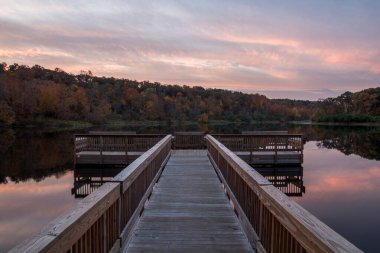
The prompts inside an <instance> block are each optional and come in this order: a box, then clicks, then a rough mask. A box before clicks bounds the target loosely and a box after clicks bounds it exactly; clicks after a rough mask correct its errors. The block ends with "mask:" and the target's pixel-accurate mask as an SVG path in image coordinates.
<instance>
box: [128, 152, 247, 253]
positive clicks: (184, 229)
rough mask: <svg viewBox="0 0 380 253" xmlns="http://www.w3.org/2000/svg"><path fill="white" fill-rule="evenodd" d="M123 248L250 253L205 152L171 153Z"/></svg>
mask: <svg viewBox="0 0 380 253" xmlns="http://www.w3.org/2000/svg"><path fill="white" fill-rule="evenodd" d="M124 252H253V249H252V247H251V245H250V244H249V241H248V239H247V237H246V235H245V234H244V232H243V231H242V229H241V226H240V223H239V221H238V218H237V217H236V215H235V213H234V212H233V209H232V207H231V205H230V203H229V201H228V199H227V197H226V195H225V193H224V189H223V187H222V184H221V183H220V181H219V180H218V177H217V176H216V173H215V171H214V169H213V167H212V165H211V163H210V161H209V160H208V158H207V156H206V152H205V151H194V152H193V151H191V150H187V151H179V150H177V151H173V153H172V155H171V157H170V159H169V161H168V163H167V165H166V167H165V169H164V171H163V173H162V175H161V178H160V179H159V181H158V184H157V185H156V186H155V189H154V191H153V193H152V196H151V198H150V201H149V202H148V204H147V206H146V208H145V210H144V212H143V215H142V217H141V219H140V221H139V223H138V224H137V226H136V228H135V230H134V231H133V235H132V238H131V240H130V242H129V244H128V245H127V248H126V249H125V251H124Z"/></svg>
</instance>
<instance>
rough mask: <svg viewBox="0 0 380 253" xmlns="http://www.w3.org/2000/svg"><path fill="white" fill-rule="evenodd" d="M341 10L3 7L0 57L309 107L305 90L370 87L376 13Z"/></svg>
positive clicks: (376, 66) (323, 6)
mask: <svg viewBox="0 0 380 253" xmlns="http://www.w3.org/2000/svg"><path fill="white" fill-rule="evenodd" d="M345 6H349V7H354V8H344V10H342V12H339V13H336V12H332V10H334V9H341V8H342V6H341V5H340V4H339V3H335V2H334V3H332V2H331V1H328V0H325V1H318V2H315V3H314V2H308V3H307V4H306V3H302V4H300V3H299V2H298V1H287V2H286V4H284V3H283V2H280V1H274V2H265V3H259V2H255V1H245V0H241V1H233V2H229V1H224V2H223V3H221V2H220V1H207V2H205V1H173V0H168V1H161V2H159V3H158V2H157V3H156V2H151V1H111V2H109V3H107V4H105V2H103V1H91V2H85V3H84V2H82V3H81V4H78V3H77V2H75V1H65V2H58V1H50V2H49V3H43V4H41V3H40V2H38V1H24V2H23V1H21V2H19V1H17V2H10V3H7V5H3V6H2V8H1V9H0V17H1V18H0V21H1V24H2V25H1V26H0V47H1V48H2V49H1V50H0V57H1V58H2V61H7V62H8V63H13V62H15V61H17V62H19V63H24V64H29V65H33V64H40V65H42V66H46V67H49V68H55V67H60V68H62V69H64V70H66V71H69V72H74V73H78V72H79V71H80V70H82V69H85V70H87V69H91V70H92V71H93V73H94V74H95V75H107V76H111V75H112V76H116V77H127V78H130V79H136V80H152V81H160V82H167V83H179V84H197V85H204V86H208V87H223V88H228V89H234V90H240V89H244V90H246V91H248V90H252V91H253V92H255V91H260V90H269V91H272V92H273V91H275V90H285V92H286V89H289V90H290V91H291V90H301V91H305V92H304V93H299V94H298V95H297V96H302V97H304V98H305V97H309V98H313V99H315V97H314V96H313V94H312V93H310V92H307V91H308V90H312V89H313V87H318V88H319V89H320V91H321V92H322V94H320V97H326V96H329V95H330V94H328V93H326V92H324V90H325V89H332V90H346V89H349V90H358V89H363V88H365V87H368V86H376V85H377V83H374V80H377V79H378V75H379V73H380V61H379V59H380V58H379V54H380V52H379V44H378V41H380V36H379V33H378V32H377V30H376V29H375V28H376V27H378V25H379V24H380V19H379V17H378V15H377V13H378V11H379V9H380V6H379V5H377V4H370V3H369V2H364V1H363V2H360V3H358V2H357V1H353V0H349V1H348V2H347V4H345ZM364 16H365V17H366V18H365V19H363V17H364ZM316 20H317V21H318V22H316ZM368 24H371V25H368ZM348 27H356V28H357V29H347V28H348ZM363 76H364V77H366V78H363ZM281 94H282V96H292V92H288V93H281ZM281 94H279V96H281Z"/></svg>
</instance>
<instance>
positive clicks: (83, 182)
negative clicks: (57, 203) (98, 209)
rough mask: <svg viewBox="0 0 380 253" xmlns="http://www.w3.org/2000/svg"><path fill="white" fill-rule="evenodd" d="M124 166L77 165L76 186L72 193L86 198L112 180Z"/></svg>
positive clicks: (75, 173)
mask: <svg viewBox="0 0 380 253" xmlns="http://www.w3.org/2000/svg"><path fill="white" fill-rule="evenodd" d="M123 169H124V167H111V166H105V167H102V166H100V167H94V166H91V167H84V166H78V165H77V166H76V167H75V169H74V186H73V188H72V189H71V194H73V195H74V197H75V198H84V197H86V196H87V195H89V194H91V193H92V192H94V191H95V190H96V189H98V188H99V187H100V186H102V184H104V183H106V182H110V181H111V180H112V178H113V177H114V176H116V175H117V174H118V173H119V172H120V171H122V170H123Z"/></svg>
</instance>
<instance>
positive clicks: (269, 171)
mask: <svg viewBox="0 0 380 253" xmlns="http://www.w3.org/2000/svg"><path fill="white" fill-rule="evenodd" d="M255 170H256V171H258V172H259V173H260V174H261V175H262V176H264V177H265V178H266V179H268V181H269V182H271V183H272V184H273V185H274V186H275V187H276V188H277V189H279V190H280V191H282V192H283V193H285V194H286V195H287V196H290V197H301V196H302V194H303V193H305V191H306V188H305V186H304V185H303V167H301V166H298V167H258V168H255Z"/></svg>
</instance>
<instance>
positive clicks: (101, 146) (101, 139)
mask: <svg viewBox="0 0 380 253" xmlns="http://www.w3.org/2000/svg"><path fill="white" fill-rule="evenodd" d="M100 162H101V164H102V165H103V136H100Z"/></svg>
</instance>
